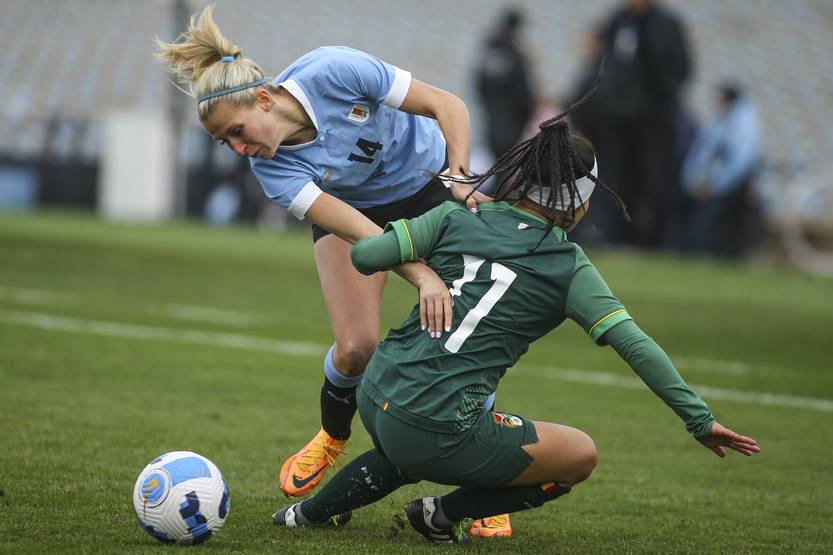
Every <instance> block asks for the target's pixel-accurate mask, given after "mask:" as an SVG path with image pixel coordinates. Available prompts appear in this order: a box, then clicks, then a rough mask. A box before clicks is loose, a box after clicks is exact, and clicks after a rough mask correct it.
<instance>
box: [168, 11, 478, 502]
mask: <svg viewBox="0 0 833 555" xmlns="http://www.w3.org/2000/svg"><path fill="white" fill-rule="evenodd" d="M212 10H213V7H212V6H209V7H207V8H206V9H205V10H203V12H202V13H201V15H200V16H199V19H198V20H197V18H196V17H192V18H191V23H190V25H189V28H188V29H187V31H186V32H185V33H184V34H183V35H182V36H181V37H180V38H179V40H178V41H177V42H172V43H167V42H163V41H161V40H158V41H157V42H158V46H159V52H158V54H157V56H158V58H159V59H161V60H162V61H163V62H165V63H166V64H167V65H168V66H169V68H170V69H171V71H173V72H174V73H175V74H177V76H178V77H179V78H180V79H181V80H182V81H183V82H184V83H185V84H186V85H187V86H188V87H189V90H188V91H186V92H188V93H189V94H190V95H191V96H192V97H194V98H195V99H196V100H197V110H198V115H199V117H200V121H201V122H202V123H203V125H204V127H205V128H206V130H207V131H208V132H209V133H210V134H211V135H212V136H213V137H214V138H215V139H216V140H218V141H220V142H221V143H223V144H227V145H228V146H229V148H231V149H232V150H233V151H234V152H235V153H236V154H238V155H239V156H244V157H247V158H249V160H250V162H251V165H252V169H253V171H254V173H255V175H256V176H257V177H258V179H259V180H260V183H261V186H262V188H263V190H264V192H265V193H266V194H267V196H269V197H270V198H272V199H273V200H275V201H276V202H278V203H279V204H281V205H282V206H284V207H285V208H287V209H288V210H289V212H291V213H292V214H293V215H295V216H296V217H298V218H308V219H309V220H311V221H312V223H313V224H314V225H313V241H314V248H315V261H316V265H317V267H318V273H319V277H320V280H321V287H322V290H323V294H324V300H325V303H326V305H327V310H328V313H329V316H330V320H331V324H332V327H333V333H334V335H335V344H334V345H333V346H332V347H331V348H330V350H329V352H328V353H327V355H326V357H325V360H324V385H323V387H322V389H321V397H320V399H321V422H322V424H321V430H320V431H319V433H318V434H317V435H316V436H315V438H313V440H312V441H310V442H309V443H308V444H307V445H306V446H305V447H304V448H302V449H301V451H299V452H298V453H296V454H295V455H293V456H291V457H289V458H288V459H287V460H286V461H285V463H284V464H283V465H282V467H281V471H280V485H281V488H282V489H283V491H284V492H285V493H286V494H287V495H292V496H301V495H305V494H307V493H309V491H311V490H312V489H313V488H314V487H315V486H316V485H317V484H318V483H319V482H320V481H321V479H322V478H323V476H324V473H325V471H326V469H327V468H328V467H329V466H330V465H332V464H333V463H334V462H335V459H336V458H337V457H338V456H339V455H340V454H341V453H342V452H343V450H344V446H345V445H346V443H347V440H348V438H349V437H350V425H351V422H352V419H353V416H354V414H355V412H356V397H355V391H356V387H357V386H358V384H359V382H360V380H361V377H362V374H363V373H364V370H365V367H366V365H367V362H368V360H369V359H370V357H371V355H372V354H373V351H374V350H375V348H376V345H377V343H378V341H379V327H380V312H379V311H380V304H381V300H382V291H383V288H384V286H385V282H386V278H387V276H386V274H385V273H380V274H376V275H374V276H369V277H368V276H363V275H361V274H359V273H358V272H357V271H356V270H355V268H353V266H352V264H351V263H350V245H351V243H354V242H355V241H357V240H359V239H361V238H363V237H368V236H372V235H378V234H381V232H382V229H381V227H380V226H382V225H384V224H385V223H386V222H388V221H391V220H396V219H399V218H410V217H414V216H417V215H419V214H422V213H423V212H425V211H427V210H429V209H430V208H432V207H434V206H437V205H439V204H441V203H442V202H444V201H446V200H451V199H456V200H459V201H462V202H465V203H467V206H468V208H469V209H471V210H475V205H476V203H477V202H480V201H482V200H489V199H488V197H486V196H485V195H483V194H480V193H476V192H473V191H472V189H471V187H469V186H468V185H466V184H464V183H449V184H444V183H443V182H442V181H441V180H440V179H439V178H437V177H433V176H435V175H437V174H439V172H441V171H442V170H443V169H444V168H448V171H449V172H450V173H452V174H462V173H467V172H468V170H469V148H470V142H471V131H470V126H469V117H468V110H467V108H466V105H465V103H463V101H462V100H460V99H459V98H457V97H456V96H454V95H452V94H450V93H448V92H445V91H443V90H440V89H437V88H434V87H432V86H430V85H428V84H425V83H422V82H420V81H418V80H417V79H413V78H412V77H411V74H410V73H408V72H407V71H404V70H402V69H400V68H397V67H395V66H392V65H389V64H387V63H384V62H382V61H381V60H379V59H377V58H375V57H373V56H370V55H368V54H366V53H364V52H360V51H358V50H353V49H350V48H346V47H324V48H319V49H317V50H314V51H312V52H310V53H308V54H306V55H304V56H302V57H301V58H299V59H298V60H296V61H295V62H294V63H292V64H291V65H290V66H289V67H288V68H286V69H285V70H284V71H283V72H281V74H280V75H278V76H277V77H276V78H275V79H274V80H270V79H267V78H265V76H264V73H263V71H262V70H261V68H260V67H259V66H258V65H257V64H256V63H255V62H254V61H252V60H250V59H249V58H246V57H244V56H243V55H242V51H241V49H240V48H239V47H238V46H236V45H235V44H233V43H232V42H230V41H229V40H227V39H226V38H225V37H223V36H222V34H221V33H220V29H219V28H218V27H217V25H216V24H215V23H214V20H213V18H212ZM433 120H436V121H433ZM437 124H439V125H437ZM397 271H398V272H399V273H401V274H402V275H403V277H405V278H406V279H408V280H409V281H410V282H411V283H413V284H414V285H416V286H417V287H418V289H419V295H420V307H421V316H422V325H423V329H424V330H425V328H426V327H427V331H425V333H426V334H430V335H431V337H432V338H439V336H440V334H441V333H442V330H443V329H444V328H448V327H449V326H450V325H451V297H450V294H449V291H448V288H447V287H446V286H445V284H444V283H443V282H442V280H441V279H440V278H439V277H438V276H437V275H436V274H435V273H434V272H433V271H432V270H431V269H430V268H428V266H426V265H425V264H424V263H422V262H416V263H412V264H406V265H401V266H399V267H397ZM276 291H279V289H276ZM293 393H295V392H292V391H287V394H293Z"/></svg>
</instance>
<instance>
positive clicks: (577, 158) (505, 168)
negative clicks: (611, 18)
mask: <svg viewBox="0 0 833 555" xmlns="http://www.w3.org/2000/svg"><path fill="white" fill-rule="evenodd" d="M601 78H602V69H601V68H600V69H599V74H598V76H597V79H596V83H595V85H594V86H593V88H592V89H590V90H589V91H588V92H587V93H585V94H584V96H582V97H581V98H580V99H578V100H577V101H576V102H574V103H573V104H572V105H571V106H570V107H569V108H568V109H567V110H566V111H564V112H562V113H560V114H558V115H557V116H555V117H554V118H552V119H549V120H547V121H545V122H543V123H541V124H540V125H539V126H538V128H539V130H540V131H539V132H538V134H536V135H535V136H534V137H532V138H531V139H528V140H526V141H524V142H522V143H520V144H518V145H517V146H515V147H513V148H512V149H510V150H509V151H508V152H507V153H506V154H504V155H503V156H501V157H500V158H499V159H498V160H497V162H495V164H494V165H493V166H492V167H491V168H489V170H487V171H486V172H485V173H483V174H480V175H471V176H446V175H444V176H442V178H443V180H445V181H452V182H456V183H465V184H467V185H470V186H471V187H472V188H473V189H474V190H477V189H478V188H479V187H480V186H481V185H483V183H484V182H486V180H487V179H489V178H490V177H492V176H495V177H496V178H497V180H498V184H497V187H496V189H495V193H494V194H493V195H492V196H493V197H494V199H495V200H508V201H512V202H515V201H518V200H520V199H523V198H525V197H526V195H527V193H528V192H529V191H530V189H531V188H532V187H540V188H541V189H542V190H543V191H547V190H548V191H549V198H545V202H544V203H542V204H541V205H542V206H543V207H544V208H545V210H544V215H545V216H546V219H547V222H548V226H547V233H549V231H551V230H552V228H553V227H555V225H559V226H561V227H565V228H569V227H571V226H572V225H573V223H575V215H576V210H577V209H578V207H580V206H581V205H582V203H584V202H586V200H587V199H582V198H580V196H579V195H578V189H577V187H576V180H577V179H580V178H582V177H587V178H588V179H590V180H592V181H593V183H595V184H596V185H597V186H598V187H600V188H601V189H603V190H604V191H605V192H606V193H607V194H608V195H609V196H610V197H611V198H612V199H613V200H614V202H616V204H617V205H618V207H619V209H620V210H621V212H622V215H623V217H624V219H625V221H627V222H630V216H629V214H628V211H627V208H626V207H625V203H624V202H623V201H622V199H621V198H620V197H619V195H617V194H616V193H615V192H614V191H613V190H611V189H610V188H609V187H608V186H607V185H605V184H604V183H602V182H601V180H599V179H598V178H597V177H595V176H594V175H592V174H591V173H590V172H591V171H592V169H593V163H594V159H595V152H594V150H593V145H592V144H591V143H590V141H588V140H587V139H585V138H584V137H582V136H581V135H579V134H577V133H573V132H571V130H570V126H569V124H568V123H567V119H566V118H567V116H569V115H570V113H571V112H572V111H573V110H575V109H576V108H577V107H579V106H581V105H582V104H583V103H584V102H585V101H586V100H587V99H588V98H590V95H592V94H593V93H594V92H595V91H596V89H597V88H598V87H599V83H600V82H601ZM472 192H473V191H472ZM470 194H471V193H470ZM565 194H566V195H569V197H568V198H563V197H564V195H565ZM544 196H545V197H546V195H544ZM564 201H567V202H564ZM564 205H566V206H570V207H571V208H570V210H568V211H561V210H557V209H556V208H555V207H556V206H559V207H560V206H564Z"/></svg>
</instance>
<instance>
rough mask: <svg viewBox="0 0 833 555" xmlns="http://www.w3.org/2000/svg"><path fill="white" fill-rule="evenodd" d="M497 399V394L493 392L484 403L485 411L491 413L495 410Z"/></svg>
mask: <svg viewBox="0 0 833 555" xmlns="http://www.w3.org/2000/svg"><path fill="white" fill-rule="evenodd" d="M495 398H497V392H493V393H492V394H491V395H489V396H488V397H486V400H485V401H484V402H483V410H484V411H486V412H489V411H490V410H495Z"/></svg>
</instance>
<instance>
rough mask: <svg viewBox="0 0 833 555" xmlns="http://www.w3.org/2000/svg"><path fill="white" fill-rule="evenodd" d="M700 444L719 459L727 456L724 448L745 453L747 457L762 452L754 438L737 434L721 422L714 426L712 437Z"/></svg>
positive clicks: (701, 441)
mask: <svg viewBox="0 0 833 555" xmlns="http://www.w3.org/2000/svg"><path fill="white" fill-rule="evenodd" d="M700 443H702V444H703V445H704V446H706V447H708V448H709V449H711V450H712V451H714V452H715V454H716V455H717V456H719V457H725V456H726V451H725V450H724V449H723V448H724V447H728V448H729V449H732V450H734V451H737V452H738V453H743V454H744V455H746V456H747V457H751V456H752V455H754V454H755V453H760V452H761V448H760V447H758V442H757V441H755V440H754V439H753V438H751V437H746V436H742V435H740V434H738V433H735V432H733V431H732V430H730V429H729V428H726V427H725V426H723V425H722V424H720V422H715V423H714V424H712V430H711V435H710V436H709V437H707V438H705V439H701V440H700Z"/></svg>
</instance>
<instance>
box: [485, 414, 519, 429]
mask: <svg viewBox="0 0 833 555" xmlns="http://www.w3.org/2000/svg"><path fill="white" fill-rule="evenodd" d="M492 418H493V419H494V421H495V424H497V425H498V426H503V427H504V428H518V427H520V426H523V424H524V421H523V420H521V418H520V417H519V416H515V415H514V414H507V413H505V412H493V413H492Z"/></svg>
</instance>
